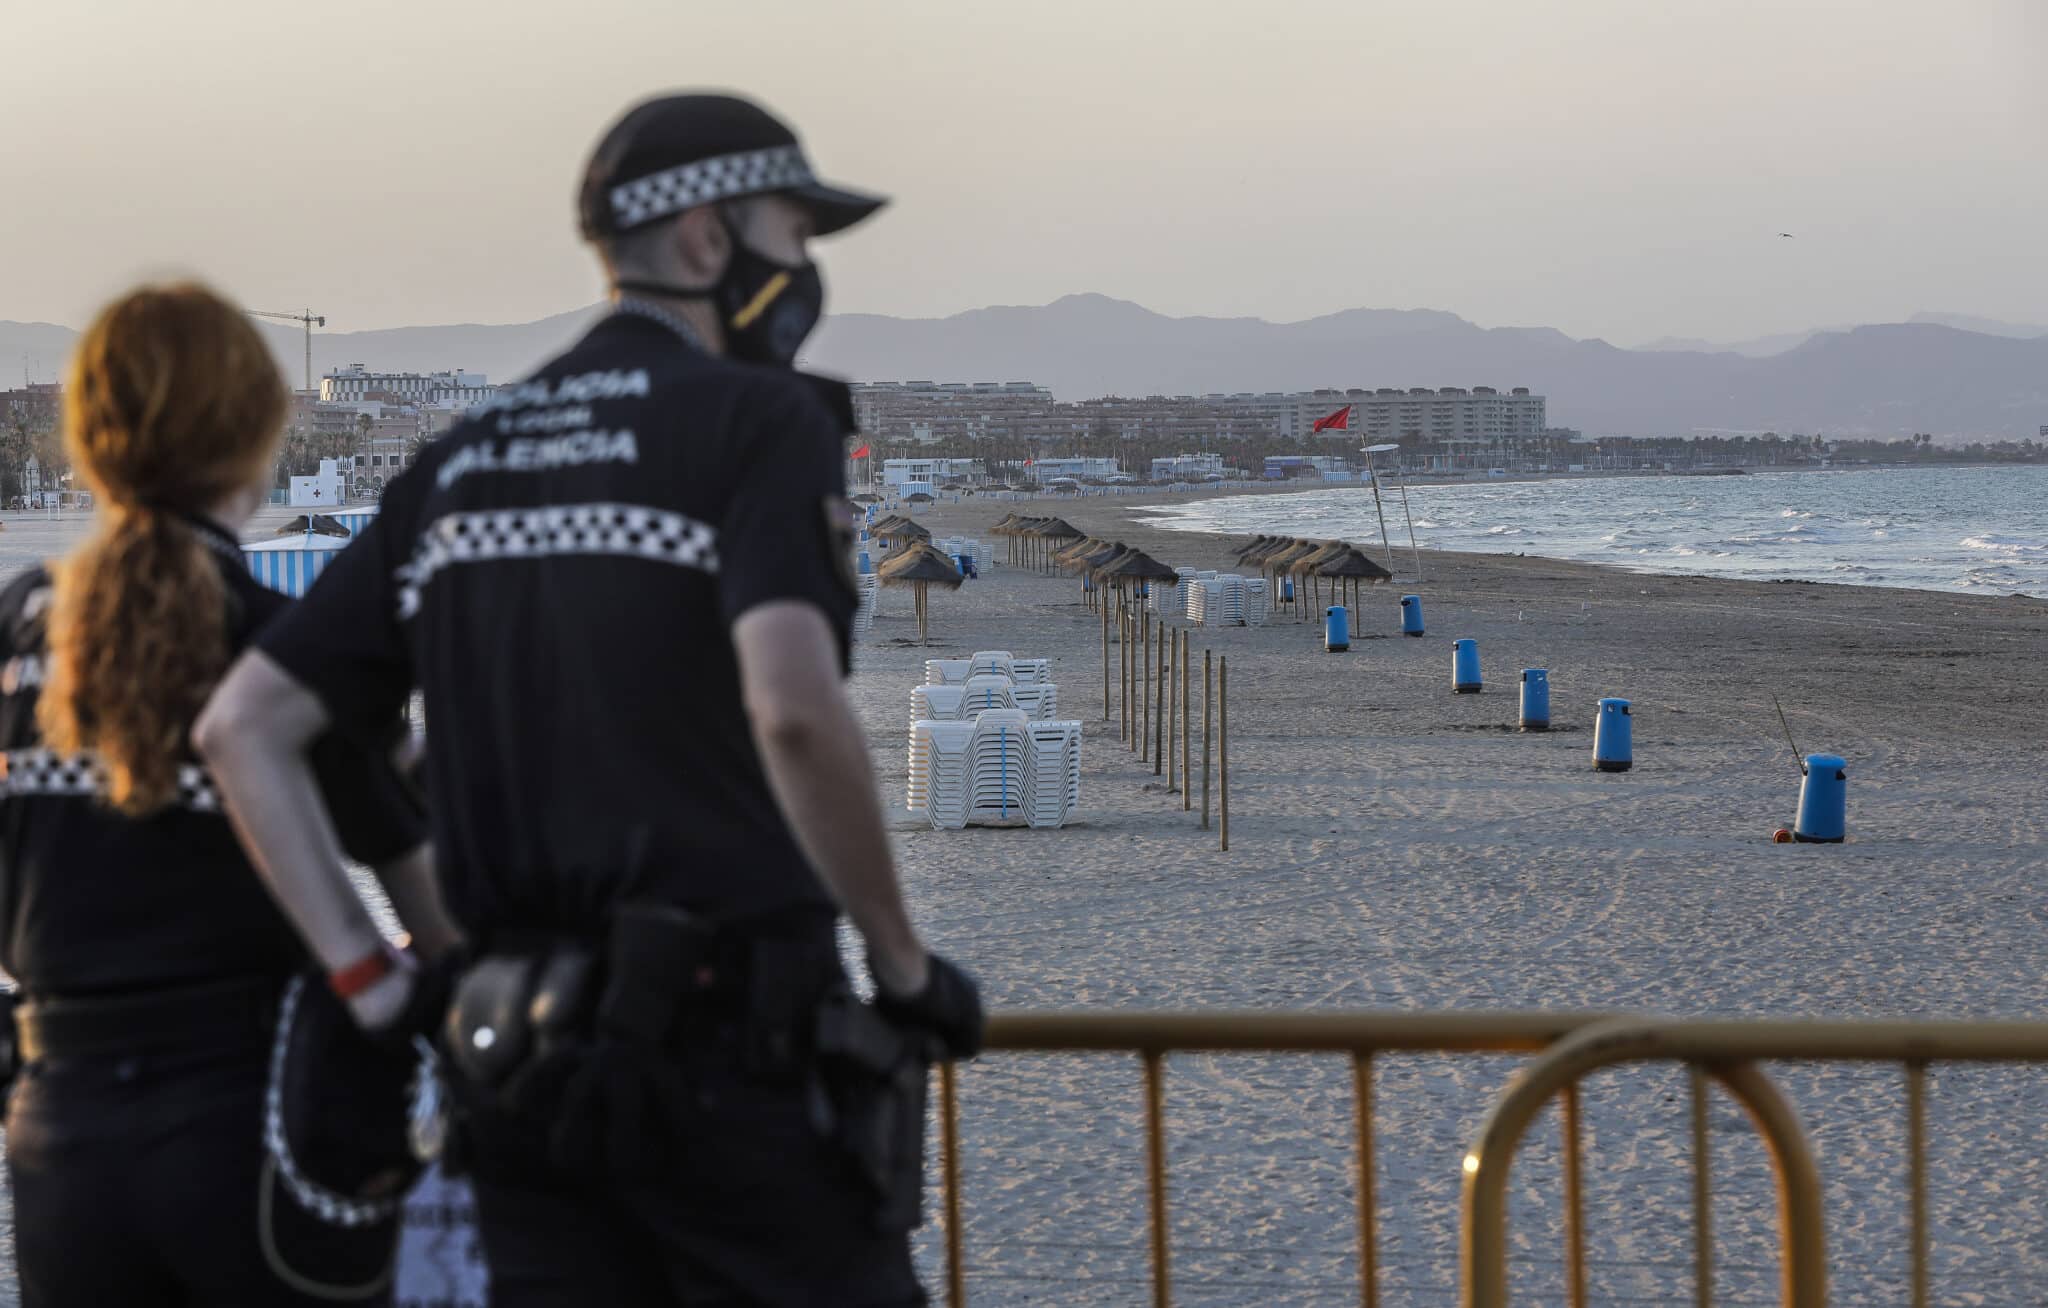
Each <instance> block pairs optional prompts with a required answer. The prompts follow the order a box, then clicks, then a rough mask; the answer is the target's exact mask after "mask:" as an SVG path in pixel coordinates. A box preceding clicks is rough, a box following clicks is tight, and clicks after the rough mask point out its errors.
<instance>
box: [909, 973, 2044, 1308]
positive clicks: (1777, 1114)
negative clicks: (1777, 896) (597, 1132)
mask: <svg viewBox="0 0 2048 1308" xmlns="http://www.w3.org/2000/svg"><path fill="white" fill-rule="evenodd" d="M987 1048H988V1050H989V1052H991V1053H996V1052H1005V1051H1038V1052H1083V1051H1096V1052H1103V1051H1118V1052H1126V1053H1129V1052H1136V1053H1138V1054H1139V1055H1141V1057H1142V1060H1143V1066H1144V1073H1145V1092H1146V1122H1145V1128H1146V1152H1147V1166H1148V1181H1149V1186H1150V1195H1151V1214H1150V1215H1151V1238H1152V1254H1153V1265H1154V1280H1153V1301H1154V1303H1155V1304H1156V1305H1164V1304H1167V1303H1168V1302H1169V1301H1170V1297H1171V1280H1170V1275H1169V1272H1170V1266H1169V1260H1168V1248H1169V1231H1170V1222H1169V1220H1168V1212H1167V1205H1166V1182H1167V1174H1166V1123H1165V1094H1164V1086H1163V1076H1164V1059H1165V1056H1166V1054H1167V1053H1168V1052H1170V1051H1172V1052H1179V1051H1186V1052H1242V1053H1315V1052H1344V1053H1348V1054H1350V1055H1351V1060H1352V1068H1353V1077H1354V1086H1355V1091H1356V1093H1355V1100H1356V1103H1355V1113H1356V1123H1355V1125H1356V1129H1357V1131H1358V1136H1359V1147H1360V1152H1359V1160H1358V1167H1359V1186H1358V1192H1359V1197H1360V1211H1359V1219H1358V1220H1359V1238H1360V1270H1361V1274H1362V1281H1363V1284H1362V1285H1361V1287H1360V1292H1359V1293H1360V1302H1361V1303H1363V1304H1365V1305H1366V1306H1367V1308H1377V1303H1378V1285H1377V1271H1378V1266H1377V1263H1378V1255H1377V1248H1376V1244H1377V1240H1376V1234H1377V1233H1376V1203H1375V1199H1376V1196H1375V1194H1374V1172H1373V1169H1374V1161H1373V1153H1372V1150H1373V1135H1372V1116H1373V1112H1372V1089H1371V1075H1372V1058H1373V1056H1374V1055H1375V1054H1376V1053H1379V1052H1396V1051H1400V1052H1432V1053H1463V1052H1473V1053H1480V1052H1483V1053H1539V1054H1540V1057H1538V1058H1536V1059H1534V1060H1533V1061H1531V1062H1530V1063H1529V1064H1528V1065H1527V1066H1525V1067H1524V1068H1523V1069H1522V1070H1521V1072H1520V1073H1519V1074H1518V1075H1517V1076H1516V1078H1515V1080H1514V1081H1513V1083H1511V1084H1510V1086H1509V1087H1508V1089H1507V1091H1506V1092H1505V1093H1504V1094H1503V1095H1502V1096H1501V1098H1500V1099H1499V1100H1497V1101H1496V1103H1495V1104H1494V1106H1493V1108H1492V1110H1491V1111H1490V1113H1489V1114H1488V1116H1487V1119H1486V1122H1485V1125H1484V1127H1483V1128H1482V1130H1481V1133H1480V1138H1479V1140H1478V1142H1477V1143H1476V1144H1475V1145H1474V1146H1473V1148H1472V1150H1471V1151H1470V1152H1469V1153H1468V1154H1467V1155H1466V1157H1465V1161H1464V1170H1465V1185H1464V1196H1463V1205H1462V1207H1463V1216H1462V1221H1461V1222H1460V1231H1459V1236H1460V1241H1459V1244H1460V1249H1459V1258H1460V1265H1461V1302H1462V1303H1463V1304H1464V1305H1466V1308H1501V1306H1502V1305H1505V1304H1506V1303H1507V1297H1506V1296H1507V1273H1506V1257H1507V1231H1506V1218H1507V1206H1506V1185H1507V1174H1508V1169H1509V1167H1510V1166H1511V1165H1512V1163H1513V1160H1514V1154H1515V1150H1516V1147H1517V1146H1518V1145H1519V1142H1520V1140H1521V1138H1522V1136H1523V1135H1524V1134H1525V1133H1526V1131H1527V1129H1528V1126H1529V1124H1530V1122H1531V1121H1532V1120H1533V1119H1534V1118H1535V1116H1536V1115H1537V1114H1538V1113H1540V1112H1541V1110H1542V1108H1543V1106H1544V1105H1545V1104H1546V1103H1547V1102H1548V1101H1549V1100H1550V1099H1551V1098H1552V1097H1562V1098H1563V1099H1564V1101H1565V1102H1564V1110H1565V1112H1564V1116H1565V1119H1566V1120H1565V1124H1564V1128H1565V1136H1566V1148H1565V1170H1566V1173H1567V1176H1566V1189H1567V1195H1566V1205H1567V1214H1566V1221H1567V1225H1568V1228H1569V1231H1570V1237H1569V1238H1570V1240H1571V1245H1570V1246H1569V1247H1568V1250H1567V1260H1568V1267H1569V1268H1570V1271H1569V1274H1570V1275H1571V1276H1572V1277H1573V1287H1572V1301H1573V1302H1574V1303H1575V1304H1578V1303H1583V1302H1584V1298H1585V1287H1584V1278H1585V1261H1584V1257H1583V1251H1582V1248H1581V1246H1580V1241H1581V1240H1582V1238H1583V1229H1584V1225H1583V1207H1582V1200H1581V1197H1580V1193H1579V1192H1580V1189H1581V1184H1580V1178H1579V1172H1580V1161H1579V1155H1580V1147H1579V1143H1580V1142H1579V1104H1578V1092H1577V1085H1578V1082H1579V1080H1580V1078H1582V1077H1584V1076H1585V1075H1586V1074H1588V1073H1589V1072H1592V1071H1594V1070H1597V1069H1599V1068H1603V1067H1609V1066H1614V1065H1617V1064H1622V1063H1640V1062H1650V1061H1673V1062H1683V1063H1685V1064H1687V1066H1688V1068H1689V1071H1690V1075H1691V1078H1692V1097H1691V1111H1692V1131H1693V1143H1694V1157H1695V1171H1694V1178H1693V1193H1694V1199H1695V1241H1696V1244H1695V1251H1696V1274H1697V1277H1698V1280H1697V1282H1696V1294H1697V1295H1698V1301H1699V1302H1700V1303H1703V1304H1705V1303H1709V1302H1710V1301H1711V1294H1712V1288H1711V1286H1712V1282H1711V1273H1712V1261H1711V1248H1712V1245H1711V1238H1712V1229H1713V1228H1712V1218H1711V1207H1710V1203H1711V1189H1712V1186H1711V1178H1712V1169H1711V1151H1710V1147H1709V1146H1710V1139H1709V1133H1708V1126H1709V1123H1708V1120H1707V1110H1708V1107H1709V1105H1710V1103H1711V1099H1710V1083H1709V1078H1711V1080H1712V1081H1718V1082H1719V1083H1720V1084H1721V1086H1722V1088H1723V1089H1725V1090H1727V1092H1728V1093H1729V1094H1730V1095H1731V1096H1732V1097H1733V1098H1734V1099H1735V1100H1736V1101H1737V1102H1738V1103H1740V1104H1741V1105H1742V1106H1743V1107H1744V1108H1745V1109H1746V1110H1747V1111H1748V1113H1749V1115H1750V1117H1751V1119H1752V1121H1753V1122H1754V1123H1755V1125H1756V1127H1757V1131H1758V1133H1759V1135H1761V1136H1762V1138H1763V1139H1764V1142H1765V1144H1766V1145H1767V1146H1768V1147H1769V1149H1770V1153H1771V1161H1772V1166H1773V1172H1774V1175H1775V1177H1776V1180H1777V1188H1778V1217H1779V1227H1780V1232H1781V1236H1782V1239H1783V1259H1782V1285H1781V1289H1782V1302H1783V1303H1784V1304H1785V1305H1786V1306H1787V1308H1823V1305H1825V1303H1826V1296H1827V1273H1826V1247H1825V1246H1826V1241H1825V1232H1824V1228H1823V1222H1822V1212H1821V1192H1820V1178H1819V1173H1818V1170H1817V1169H1816V1167H1815V1166H1814V1161H1813V1156H1812V1154H1811V1152H1810V1151H1809V1149H1808V1148H1807V1145H1806V1138H1805V1134H1804V1132H1803V1130H1802V1128H1801V1127H1800V1124H1799V1120H1798V1117H1797V1115H1796V1114H1795V1113H1794V1112H1793V1110H1792V1107H1791V1105H1790V1104H1789V1103H1788V1102H1787V1101H1786V1100H1785V1098H1784V1096H1783V1095H1781V1094H1780V1093H1779V1092H1778V1090H1777V1088H1776V1087H1775V1086H1773V1085H1772V1084H1771V1081H1770V1079H1769V1078H1768V1077H1767V1076H1765V1075H1764V1073H1763V1071H1762V1070H1761V1068H1760V1067H1759V1066H1758V1063H1759V1062H1762V1061H1764V1060H1787V1061H1864V1062H1880V1061H1881V1062H1898V1063H1901V1064H1903V1065H1904V1068H1905V1071H1906V1085H1907V1104H1906V1110H1907V1136H1908V1163H1909V1169H1910V1181H1909V1184H1910V1186H1911V1199H1912V1214H1911V1221H1912V1242H1913V1248H1912V1264H1913V1274H1912V1275H1913V1280H1912V1284H1913V1290H1912V1302H1913V1303H1914V1304H1915V1305H1924V1304H1926V1303H1927V1301H1928V1248H1927V1225H1928V1208H1927V1160H1926V1085H1925V1081H1926V1067H1927V1064H1928V1063H1929V1062H1931V1061H1941V1060H1947V1061H1957V1062H2048V1022H1825V1021H1789V1022H1787V1021H1756V1022H1726V1021H1700V1022H1657V1021H1650V1020H1644V1019H1619V1018H1611V1017H1605V1016H1603V1015H1600V1014H1592V1013H1544V1012H1524V1013H1483V1012H1468V1013H1427V1012H1421V1013H1358V1012H1352V1013H1341V1012H1340V1013H1286V1012H1281V1013H1274V1012H1230V1011H1223V1012H1214V1013H1128V1012H1103V1013H1004V1014H999V1015H997V1016H995V1017H993V1018H992V1019H991V1020H990V1024H989V1031H988V1040H987ZM940 1104H941V1119H940V1121H941V1127H940V1129H941V1135H942V1141H943V1146H942V1147H943V1162H942V1167H943V1172H944V1177H945V1182H946V1186H947V1194H946V1196H945V1214H946V1254H947V1260H948V1266H947V1292H948V1302H949V1303H951V1304H952V1305H954V1308H962V1305H964V1303H965V1298H966V1295H965V1270H964V1260H963V1250H962V1246H963V1243H964V1232H963V1230H962V1227H961V1220H960V1207H961V1204H960V1189H961V1176H960V1165H959V1152H958V1151H959V1144H958V1130H959V1127H958V1108H957V1104H956V1095H955V1074H954V1071H953V1069H952V1068H951V1067H942V1069H941V1071H940Z"/></svg>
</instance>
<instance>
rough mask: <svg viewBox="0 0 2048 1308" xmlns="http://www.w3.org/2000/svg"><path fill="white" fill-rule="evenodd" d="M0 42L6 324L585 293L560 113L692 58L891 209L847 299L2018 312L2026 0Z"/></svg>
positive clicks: (570, 122)
mask: <svg viewBox="0 0 2048 1308" xmlns="http://www.w3.org/2000/svg"><path fill="white" fill-rule="evenodd" d="M0 50H5V51H6V52H7V55H6V58H5V60H4V68H5V75H4V77H0V318H12V319H17V320H36V319H41V320H47V321H55V322H63V323H70V324H78V323H80V322H82V321H83V320H84V319H85V318H86V317H87V316H88V315H89V314H90V312H91V310H92V308H93V307H94V305H95V304H96V303H97V302H98V301H99V300H100V299H102V298H103V297H105V296H107V295H108V294H110V293H112V292H114V291H116V290H118V289H119V288H120V287H121V286H122V285H123V284H124V283H126V282H128V281H130V280H131V279H134V278H136V277H138V276H143V275H148V274H152V273H161V272H166V271H189V272H196V273H198V274H201V275H203V276H205V277H208V278H211V279H213V280H214V281H216V282H217V283H219V284H220V285H222V286H223V287H225V288H226V289H228V290H229V291H230V292H231V293H233V294H235V295H237V296H239V297H241V298H242V299H243V301H244V302H245V303H248V304H251V305H253V306H256V307H261V308H278V309H289V308H297V307H300V306H304V305H310V306H311V307H312V308H313V309H314V310H315V311H316V312H322V313H326V314H327V315H329V323H330V326H331V327H332V328H334V329H337V330H348V329H362V328H372V327H386V326H396V325H402V324H414V323H446V322H462V321H483V322H512V321H523V320H527V319H532V318H537V317H541V316H543V315H546V314H549V313H554V312H559V311H561V310H564V309H568V308H572V307H576V306H578V305H581V304H585V303H588V302H589V301H590V300H592V299H594V298H595V297H596V295H597V293H598V289H599V286H598V279H597V276H596V273H595V270H594V266H593V265H592V263H591V262H590V260H589V258H588V255H587V254H586V252H585V251H584V250H583V249H582V248H581V246H580V245H579V244H578V242H577V241H576V239H575V236H574V231H573V222H572V217H571V212H572V205H571V196H572V193H573V188H574V184H575V180H576V177H577V175H578V172H579V170H580V167H581V163H582V159H583V156H584V153H585V151H586V150H587V149H588V147H589V145H590V143H591V142H592V141H593V140H594V139H595V137H596V136H597V134H598V133H599V132H600V131H601V130H602V129H603V127H604V126H605V125H606V124H607V123H608V122H609V121H610V120H611V118H613V117H614V116H615V115H616V114H617V113H618V112H619V111H620V110H621V109H622V108H623V107H624V106H625V105H626V104H627V103H629V102H630V101H632V100H633V99H635V98H637V97H638V96H640V95H641V94H643V93H646V92H650V91H654V90H659V89H664V88H670V87H677V86H707V85H723V86H729V87H735V88H740V89H743V90H745V91H747V92H749V93H752V94H755V95H757V96H759V97H760V98H762V99H764V100H765V101H767V102H768V103H769V104H770V105H771V106H773V107H774V108H776V109H777V110H778V111H780V112H782V113H784V114H785V115H787V116H788V117H790V118H792V119H793V120H794V121H795V122H796V123H797V125H798V127H799V129H800V130H801V131H802V132H803V133H804V135H805V137H806V141H807V144H808V146H809V147H810V150H811V153H812V156H813V158H814V160H815V161H816V162H817V163H818V164H819V166H820V167H821V169H822V170H823V171H824V172H825V174H826V175H827V176H829V177H832V178H835V179H838V180H843V181H846V182H849V183H854V184H860V185H866V186H871V187H874V188H877V189H880V190H883V191H886V192H889V193H890V194H892V195H894V196H895V197H896V203H895V204H894V205H893V206H892V207H891V208H890V209H888V210H886V211H884V214H883V215H882V216H881V217H880V218H879V219H878V220H876V221H875V222H873V223H871V224H870V225H868V226H867V227H866V228H863V229H859V230H857V231H856V232H855V233H853V234H850V235H849V236H848V237H846V238H844V239H841V240H838V241H834V242H831V243H829V244H827V245H825V246H824V247H822V249H823V262H824V265H825V272H826V276H827V279H828V282H829V285H830V287H831V293H832V305H833V307H835V308H838V309H845V310H871V311H879V312H887V313H898V314H915V315H937V314H944V313H950V312H954V311H956V310H959V309H963V308H971V307H974V306H978V305H983V304H991V303H1010V304H1018V303H1042V302H1044V301H1047V300H1050V299H1053V298H1055V297H1057V296H1060V295H1063V294H1066V293H1069V292H1073V291H1102V292H1106V293H1108V294H1112V295H1117V296H1122V297H1126V298H1130V299H1134V300H1138V301H1140V302H1142V303H1144V304H1147V305H1150V306H1152V307H1153V308H1156V309H1159V310H1162V311H1165V312H1169V313H1176V314H1182V313H1209V314H1255V315H1258V316H1262V317H1267V318H1273V319H1293V318H1302V317H1307V316H1311V315H1314V314H1317V313H1323V312H1328V311H1331V310H1335V309H1340V308H1348V307H1354V306H1361V305H1363V306H1374V307H1429V308H1442V309H1449V310H1453V311H1455V312H1458V313H1461V314H1464V315H1465V316H1467V317H1469V318H1472V319H1473V320H1475V321H1477V322H1480V323H1482V324H1485V325H1489V326H1493V325H1510V324H1512V325H1548V326H1555V327H1559V328H1562V329H1563V330H1565V331H1568V332H1570V333H1572V334H1573V335H1576V336H1603V337H1605V338H1607V339H1609V340H1611V341H1614V342H1616V343H1618V344H1634V343H1637V342H1639V341H1642V340H1646V339H1648V338H1651V337H1655V336H1660V335H1666V334H1671V335H1685V336H1705V337H1711V338H1715V339H1734V338H1738V337H1742V336H1748V335H1753V334H1759V333H1765V332H1773V331H1781V330H1788V329H1793V328H1799V327H1808V326H1814V325H1820V324H1830V323H1840V322H1856V321H1886V320H1896V319H1898V318H1900V317H1903V316H1904V315H1906V314H1908V313H1911V312H1912V311H1914V310H1917V309H1933V310H1946V311H1954V312H1963V313H1975V314H1983V315H1986V316H1991V317H2002V318H2007V319H2017V320H2020V321H2028V322H2037V321H2042V320H2044V319H2048V250H2044V245H2048V242H2044V240H2043V237H2042V232H2043V231H2044V230H2048V0H1941V2H1940V3H1935V2H1934V0H1768V2H1766V3H1749V2H1747V0H1328V2H1326V3H1311V2H1309V0H1240V2H1238V3H1220V2H1218V0H1158V2H1155V0H1035V2H1034V3H1017V2H1015V0H1011V2H1010V3H1003V4H995V3H985V2H984V0H861V2H858V3H856V2H854V0H742V2H740V3H709V2H706V0H645V2H633V0H489V2H488V3H453V2H450V0H407V2H405V3H393V2H390V0H349V3H345V4H344V3H311V2H310V0H295V2H293V3H278V0H185V2H181V3H176V4H167V3H164V2H163V0H0ZM1781 230H1782V231H1789V232H1793V233H1795V234H1796V239H1794V240H1784V239H1781V238H1779V237H1778V236H1776V235H1775V233H1777V232H1779V231H1781Z"/></svg>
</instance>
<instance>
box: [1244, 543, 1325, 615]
mask: <svg viewBox="0 0 2048 1308" xmlns="http://www.w3.org/2000/svg"><path fill="white" fill-rule="evenodd" d="M1321 548H1322V546H1321V545H1319V544H1317V543H1316V542H1315V541H1312V540H1292V541H1288V542H1285V543H1283V544H1281V545H1279V546H1277V547H1275V548H1273V549H1271V550H1268V551H1266V552H1265V553H1264V554H1262V555H1260V556H1258V562H1257V564H1256V566H1257V567H1258V569H1259V572H1260V574H1261V575H1270V576H1271V577H1272V579H1273V586H1272V590H1271V591H1270V592H1269V593H1270V595H1271V597H1272V599H1273V601H1274V602H1275V603H1276V604H1277V603H1278V602H1279V600H1280V578H1281V577H1283V576H1285V575H1287V570H1288V569H1289V568H1290V567H1291V566H1293V564H1294V561H1295V560H1296V559H1304V558H1307V557H1308V556H1309V555H1311V554H1313V553H1315V552H1316V551H1317V550H1319V549H1321Z"/></svg>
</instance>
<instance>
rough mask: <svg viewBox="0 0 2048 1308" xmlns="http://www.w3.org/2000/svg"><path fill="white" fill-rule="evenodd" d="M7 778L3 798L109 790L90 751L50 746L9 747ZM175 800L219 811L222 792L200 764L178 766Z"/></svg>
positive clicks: (0, 783)
mask: <svg viewBox="0 0 2048 1308" xmlns="http://www.w3.org/2000/svg"><path fill="white" fill-rule="evenodd" d="M0 757H4V758H5V760H6V776H5V780H0V798H4V797H6V796H9V795H41V796H46V797H68V798H74V799H90V798H94V797H96V796H99V795H102V794H104V793H105V792H106V787H107V778H106V770H105V769H104V768H102V767H101V766H100V762H99V760H98V759H96V758H94V757H93V756H92V755H90V754H59V753H57V752H56V751H55V750H49V749H10V750H8V751H7V752H6V753H5V755H0ZM173 803H174V804H175V805H176V806H177V807H179V808H183V809H189V810H190V811H192V812H194V813H218V812H220V811H221V807H220V792H219V791H217V790H215V789H214V788H213V781H212V779H211V778H209V777H208V776H207V775H206V772H205V771H204V770H203V769H202V768H200V767H199V766H198V765H197V764H193V763H186V764H182V765H180V767H179V768H178V797H177V799H176V800H174V801H173Z"/></svg>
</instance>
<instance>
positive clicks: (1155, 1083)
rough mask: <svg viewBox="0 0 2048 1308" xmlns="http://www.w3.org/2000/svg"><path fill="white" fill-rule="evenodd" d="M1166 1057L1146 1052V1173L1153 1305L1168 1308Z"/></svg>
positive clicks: (1170, 1288) (1169, 1292)
mask: <svg viewBox="0 0 2048 1308" xmlns="http://www.w3.org/2000/svg"><path fill="white" fill-rule="evenodd" d="M1165 1058H1166V1056H1165V1055H1164V1054H1162V1053H1160V1052H1158V1051H1157V1050H1149V1049H1148V1050H1146V1051H1145V1170H1146V1172H1147V1173H1148V1174H1149V1177H1150V1181H1151V1187H1150V1188H1151V1194H1152V1204H1151V1209H1152V1303H1153V1305H1154V1308H1171V1306H1172V1303H1173V1287H1172V1279H1171V1274H1170V1273H1169V1271H1168V1268H1167V1245H1168V1240H1167V1233H1168V1232H1167V1219H1166V1087H1165V1086H1164V1085H1163V1084H1162V1081H1163V1079H1164V1068H1163V1067H1162V1066H1161V1064H1162V1063H1163V1062H1164V1061H1165Z"/></svg>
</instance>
